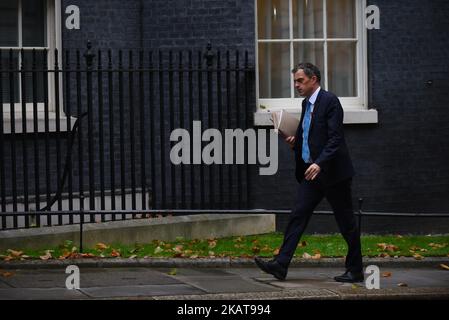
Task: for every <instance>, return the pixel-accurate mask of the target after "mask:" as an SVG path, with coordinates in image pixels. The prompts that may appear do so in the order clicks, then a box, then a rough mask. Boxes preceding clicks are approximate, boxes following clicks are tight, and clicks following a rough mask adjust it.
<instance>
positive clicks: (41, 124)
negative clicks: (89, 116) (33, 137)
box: [3, 111, 77, 134]
mask: <svg viewBox="0 0 449 320" xmlns="http://www.w3.org/2000/svg"><path fill="white" fill-rule="evenodd" d="M59 119H60V120H59V132H65V131H69V130H72V128H73V125H74V124H75V121H76V119H77V118H73V117H70V125H71V128H70V129H69V130H67V117H66V116H65V115H64V114H63V113H62V112H61V114H60V115H59ZM14 123H15V131H14V133H22V127H23V121H22V113H21V112H16V113H15V117H14ZM37 128H38V130H37V131H38V132H45V113H44V112H42V111H38V113H37ZM26 132H27V133H34V132H35V131H34V116H33V112H27V113H26ZM48 132H56V113H55V112H49V113H48ZM3 133H4V134H10V133H11V114H10V113H9V112H5V113H4V114H3Z"/></svg>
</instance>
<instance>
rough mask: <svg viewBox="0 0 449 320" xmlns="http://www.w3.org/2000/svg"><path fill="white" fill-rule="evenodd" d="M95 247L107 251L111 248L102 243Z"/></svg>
mask: <svg viewBox="0 0 449 320" xmlns="http://www.w3.org/2000/svg"><path fill="white" fill-rule="evenodd" d="M95 247H96V248H97V249H98V250H106V249H108V248H109V247H108V246H107V245H105V244H104V243H102V242H99V243H97V244H96V245H95Z"/></svg>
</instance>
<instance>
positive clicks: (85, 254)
mask: <svg viewBox="0 0 449 320" xmlns="http://www.w3.org/2000/svg"><path fill="white" fill-rule="evenodd" d="M80 257H81V258H95V255H94V254H92V253H81V254H80Z"/></svg>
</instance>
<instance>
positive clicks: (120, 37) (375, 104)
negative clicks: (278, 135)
mask: <svg viewBox="0 0 449 320" xmlns="http://www.w3.org/2000/svg"><path fill="white" fill-rule="evenodd" d="M368 2H369V4H375V5H377V6H378V7H379V8H380V11H381V29H380V30H372V31H368V63H369V66H368V83H369V107H370V108H376V109H377V110H378V114H379V123H378V124H372V125H365V124H363V125H347V126H345V134H346V139H347V143H348V146H349V149H350V153H351V156H352V159H353V162H354V165H355V168H356V171H357V175H356V177H355V178H354V183H353V196H354V204H355V205H356V203H357V201H356V200H357V198H359V197H363V198H364V207H363V208H364V210H366V211H382V212H449V197H448V196H447V193H448V190H449V166H448V164H447V161H448V160H449V143H448V141H449V111H448V109H447V108H448V106H449V97H448V95H447V92H448V89H449V63H448V59H447V57H449V19H448V18H447V17H449V2H447V1H445V0H432V1H427V2H425V3H423V2H422V1H418V0H412V1H406V0H398V1H388V0H377V1H368ZM70 4H76V5H78V6H79V8H80V11H81V29H80V30H67V29H65V28H63V32H62V37H63V49H81V50H84V48H85V43H86V40H87V39H90V40H91V41H92V44H93V46H94V47H95V48H103V49H108V48H111V49H129V48H144V49H174V50H181V49H195V50H197V49H202V48H204V47H205V45H206V44H207V42H208V41H211V43H212V44H213V46H214V47H219V48H225V49H240V50H248V52H249V57H250V60H251V64H252V65H254V64H255V61H254V58H255V57H254V53H255V16H254V1H252V0H251V1H236V0H235V1H215V0H209V1H207V0H179V1H175V0H169V1H162V0H157V1H149V0H142V1H137V0H129V1H118V0H108V1H106V0H99V1H81V0H79V1H67V0H63V1H62V9H63V12H62V16H63V17H65V16H66V15H65V14H64V10H65V7H66V6H68V5H70ZM63 21H64V19H63ZM429 80H431V81H432V84H431V85H429V84H427V83H428V81H429ZM253 104H254V102H253ZM298 107H299V106H298ZM279 156H280V159H281V160H280V163H279V171H278V173H277V174H276V175H274V176H270V177H267V176H264V177H260V176H258V175H256V174H254V175H252V176H253V179H252V183H251V190H250V197H251V204H252V207H253V208H266V209H288V208H290V207H291V206H292V203H293V201H294V199H293V194H294V188H295V187H296V181H295V179H294V165H293V159H292V156H293V155H292V152H291V151H290V149H289V148H288V147H286V146H285V144H283V143H282V141H280V150H279ZM254 173H256V170H254ZM319 209H329V207H328V205H327V203H326V202H325V201H324V202H323V203H322V204H321V205H320V206H319ZM286 219H287V217H286V216H282V217H279V219H278V220H279V228H280V229H281V230H282V229H283V227H284V225H285V222H286ZM448 230H449V222H448V221H447V220H443V221H441V220H432V219H430V220H425V221H419V223H417V221H416V220H413V221H412V220H400V219H394V218H389V219H368V220H367V221H366V223H365V224H364V231H369V232H448ZM308 231H309V232H327V231H336V229H335V222H333V221H332V220H331V218H324V217H315V219H313V221H312V223H311V226H310V228H309V230H308Z"/></svg>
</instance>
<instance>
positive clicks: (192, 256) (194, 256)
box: [190, 254, 198, 259]
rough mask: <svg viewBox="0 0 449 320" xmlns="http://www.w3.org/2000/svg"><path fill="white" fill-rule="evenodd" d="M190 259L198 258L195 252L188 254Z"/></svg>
mask: <svg viewBox="0 0 449 320" xmlns="http://www.w3.org/2000/svg"><path fill="white" fill-rule="evenodd" d="M190 259H198V255H197V254H193V255H191V256H190Z"/></svg>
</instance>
